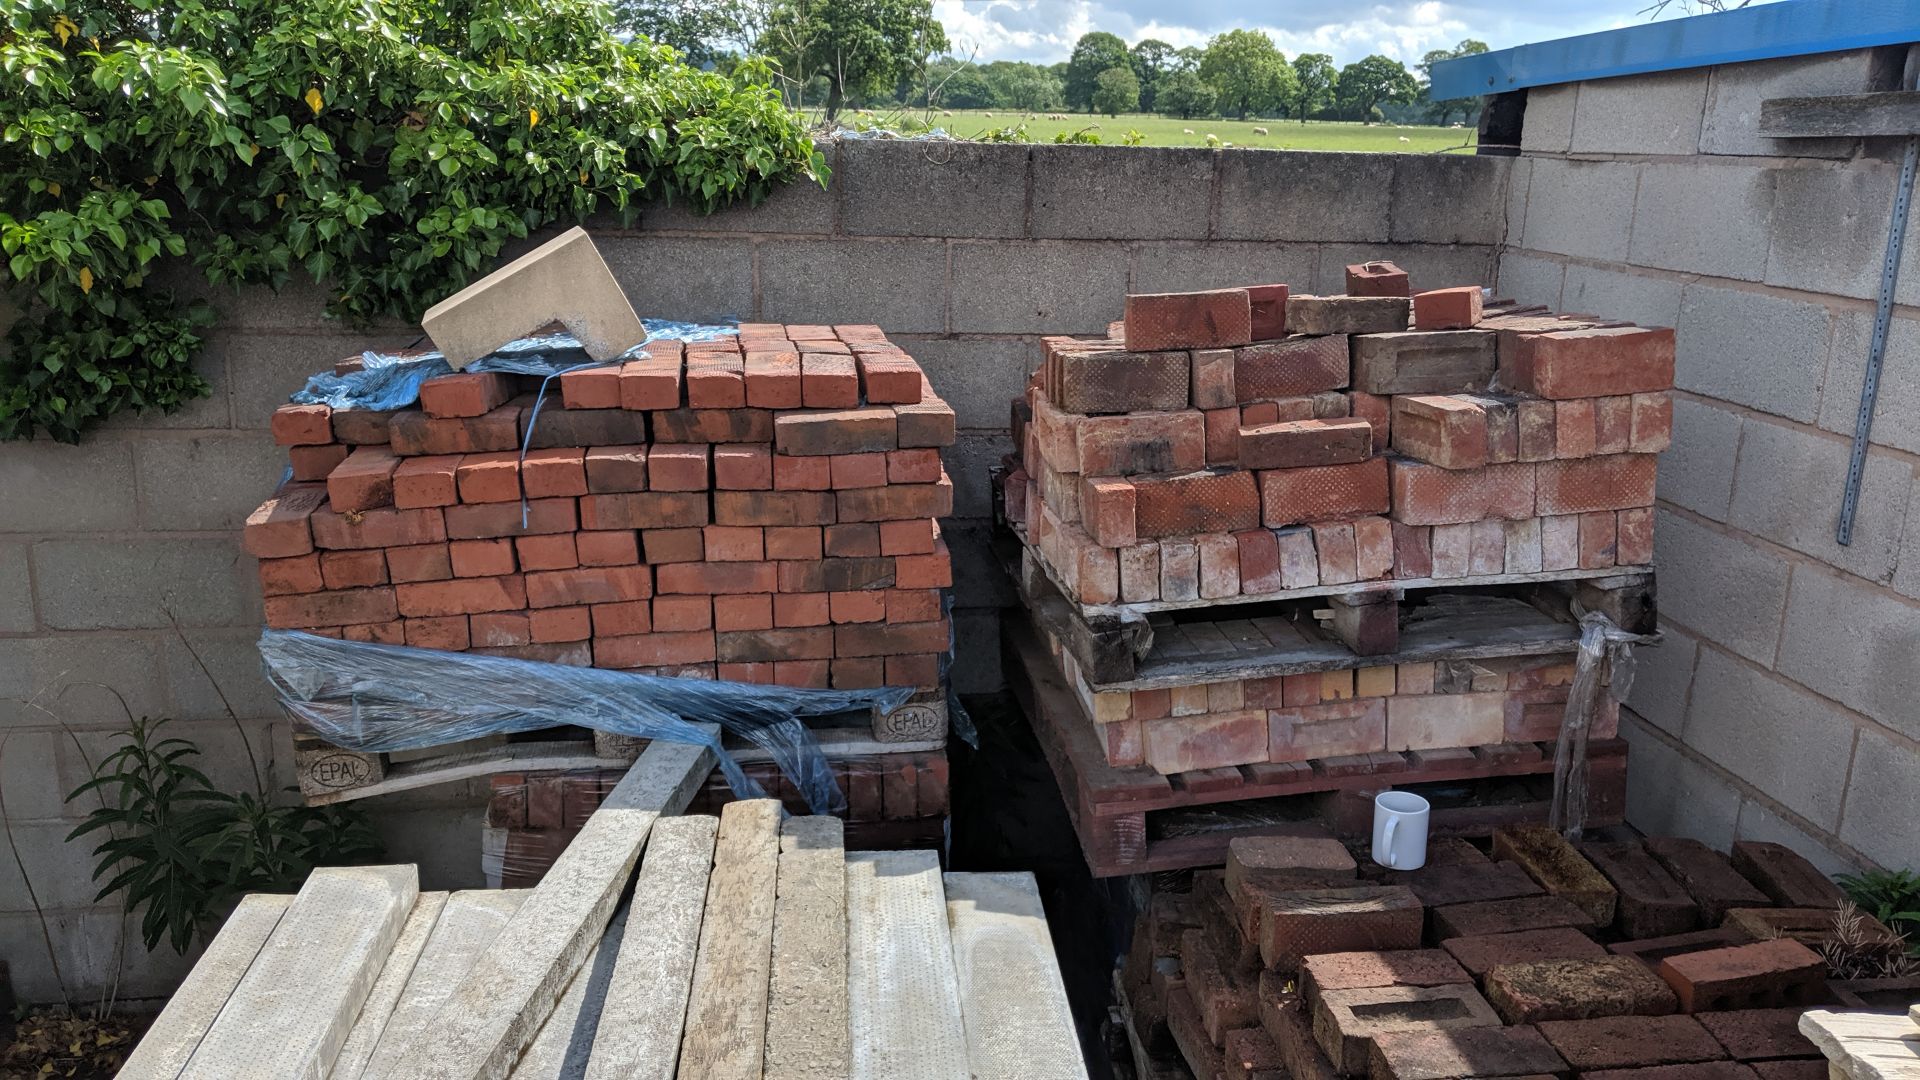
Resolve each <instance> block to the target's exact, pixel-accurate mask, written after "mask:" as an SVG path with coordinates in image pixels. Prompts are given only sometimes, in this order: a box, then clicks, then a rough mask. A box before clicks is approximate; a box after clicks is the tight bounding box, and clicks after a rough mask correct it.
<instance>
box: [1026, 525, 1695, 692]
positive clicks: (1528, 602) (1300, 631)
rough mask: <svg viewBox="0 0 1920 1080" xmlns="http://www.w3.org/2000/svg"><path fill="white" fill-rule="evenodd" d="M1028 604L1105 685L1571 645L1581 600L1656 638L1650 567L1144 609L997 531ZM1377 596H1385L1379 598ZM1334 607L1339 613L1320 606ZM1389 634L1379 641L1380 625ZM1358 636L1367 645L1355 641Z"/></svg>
mask: <svg viewBox="0 0 1920 1080" xmlns="http://www.w3.org/2000/svg"><path fill="white" fill-rule="evenodd" d="M995 547H996V552H997V553H998V555H999V556H1000V559H1001V562H1002V564H1003V565H1004V566H1005V567H1006V568H1007V570H1008V572H1009V573H1010V574H1011V575H1012V576H1013V578H1014V581H1015V583H1016V585H1017V587H1018V589H1019V591H1020V595H1021V598H1022V599H1023V600H1024V601H1025V602H1026V606H1027V609H1028V610H1029V611H1031V612H1032V613H1033V616H1034V618H1035V620H1036V621H1038V622H1039V623H1040V624H1041V625H1042V626H1044V627H1046V629H1047V632H1048V633H1049V634H1050V635H1052V636H1053V637H1054V638H1055V639H1056V640H1058V641H1060V642H1061V644H1062V645H1063V647H1065V648H1066V649H1067V651H1068V652H1070V653H1071V654H1072V655H1073V658H1074V659H1075V660H1076V661H1077V662H1078V663H1079V665H1080V669H1081V671H1083V672H1084V673H1085V674H1086V678H1087V680H1088V682H1089V683H1090V684H1092V686H1093V687H1094V688H1095V689H1097V690H1102V691H1105V690H1153V689H1159V688H1163V687H1174V686H1191V685H1194V684H1196V683H1210V682H1226V681H1230V680H1236V679H1259V678H1271V677H1274V676H1280V675H1300V674H1305V673H1308V672H1316V671H1335V670H1340V669H1343V668H1353V667H1367V666H1380V665H1386V664H1412V663H1426V662H1429V661H1447V660H1479V659H1487V658H1491V657H1502V656H1538V655H1552V654H1556V653H1572V652H1573V651H1575V649H1576V648H1577V647H1578V645H1579V641H1580V628H1579V620H1578V618H1577V616H1576V615H1575V614H1574V612H1575V610H1576V605H1577V609H1578V610H1598V611H1603V612H1606V613H1608V615H1609V617H1611V618H1614V621H1615V622H1616V623H1617V624H1619V625H1620V626H1622V627H1623V628H1624V629H1627V630H1629V631H1630V632H1634V633H1637V634H1639V635H1640V637H1641V640H1642V643H1644V644H1653V643H1655V642H1657V641H1658V640H1659V636H1658V631H1657V629H1656V628H1655V625H1654V598H1653V579H1652V576H1651V575H1629V576H1627V577H1624V578H1621V579H1618V580H1609V581H1573V582H1565V581H1561V582H1547V583H1534V584H1526V585H1507V586H1484V587H1481V588H1477V589H1463V588H1462V587H1461V586H1458V585H1449V586H1447V587H1445V588H1436V589H1425V590H1407V591H1406V592H1404V593H1400V594H1398V595H1396V594H1392V593H1368V594H1363V596H1362V597H1360V598H1358V599H1360V600H1361V601H1362V602H1361V603H1357V604H1350V603H1348V598H1346V597H1332V598H1329V597H1326V596H1320V597H1316V598H1313V599H1295V600H1272V599H1261V600H1260V601H1259V602H1257V603H1256V602H1253V601H1254V600H1255V599H1256V598H1248V597H1232V598H1229V599H1228V600H1223V601H1219V602H1217V603H1218V606H1215V607H1210V608H1206V609H1195V610H1188V611H1181V612H1177V613H1176V612H1167V611H1156V612H1151V613H1148V612H1141V611H1135V610H1130V609H1126V608H1110V607H1109V608H1095V607H1088V606H1086V605H1083V604H1075V603H1073V602H1072V601H1071V600H1069V599H1068V598H1067V597H1066V595H1065V594H1064V593H1062V592H1061V591H1060V588H1059V585H1058V583H1057V582H1056V581H1054V579H1053V578H1052V577H1051V575H1050V574H1048V573H1047V572H1046V571H1045V570H1044V568H1043V567H1042V566H1041V564H1040V562H1039V560H1037V559H1034V558H1032V557H1031V555H1030V554H1029V553H1026V552H1024V551H1023V550H1022V549H1021V548H1019V546H1018V541H1017V539H1016V538H1015V537H1014V536H1013V535H1012V534H1011V533H1003V534H1001V535H1000V536H999V537H998V538H996V541H995ZM1376 601H1377V602H1376ZM1329 608H1331V615H1332V618H1331V619H1328V620H1326V621H1327V624H1328V625H1325V626H1323V625H1322V619H1321V618H1317V617H1316V616H1317V615H1320V614H1321V613H1322V612H1324V611H1327V610H1328V609H1329ZM1382 624H1384V626H1385V627H1387V628H1390V631H1391V634H1390V637H1391V640H1390V642H1389V643H1388V644H1387V645H1386V647H1380V644H1379V642H1380V634H1381V633H1382V630H1381V626H1382ZM1356 646H1361V647H1359V648H1356Z"/></svg>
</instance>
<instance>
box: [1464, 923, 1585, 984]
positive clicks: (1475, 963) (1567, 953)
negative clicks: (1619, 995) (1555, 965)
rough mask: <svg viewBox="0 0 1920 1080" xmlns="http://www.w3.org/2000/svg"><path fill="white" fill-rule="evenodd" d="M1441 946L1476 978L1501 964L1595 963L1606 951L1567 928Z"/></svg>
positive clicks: (1471, 939)
mask: <svg viewBox="0 0 1920 1080" xmlns="http://www.w3.org/2000/svg"><path fill="white" fill-rule="evenodd" d="M1440 944H1441V945H1442V946H1443V947H1444V948H1445V949H1446V950H1447V952H1449V953H1451V954H1453V958H1454V959H1455V960H1458V961H1459V962H1460V964H1461V965H1462V966H1463V967H1465V968H1466V969H1467V971H1469V972H1470V973H1472V975H1473V976H1474V977H1475V978H1478V977H1480V976H1481V975H1484V974H1486V973H1487V972H1489V971H1492V970H1493V969H1494V968H1496V967H1500V966H1501V965H1504V964H1530V963H1533V962H1535V961H1539V960H1561V959H1574V960H1597V959H1600V958H1601V957H1604V956H1606V955H1607V950H1606V949H1604V948H1602V947H1601V946H1600V944H1599V943H1598V942H1596V941H1594V940H1593V939H1592V938H1590V937H1588V936H1587V935H1586V934H1584V933H1581V932H1580V931H1579V930H1575V929H1574V928H1572V927H1570V926H1555V927H1547V928H1544V929H1539V930H1521V931H1517V932H1515V933H1510V934H1481V935H1479V936H1476V937H1457V938H1448V939H1447V940H1445V941H1443V942H1441V943H1440Z"/></svg>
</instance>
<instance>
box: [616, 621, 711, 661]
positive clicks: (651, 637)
mask: <svg viewBox="0 0 1920 1080" xmlns="http://www.w3.org/2000/svg"><path fill="white" fill-rule="evenodd" d="M714 651H715V650H714V633H713V631H711V630H692V631H686V632H683V633H677V634H636V635H632V636H629V637H596V638H594V641H593V662H594V666H595V667H605V668H651V667H661V666H666V665H674V664H704V663H711V662H712V661H713V658H714Z"/></svg>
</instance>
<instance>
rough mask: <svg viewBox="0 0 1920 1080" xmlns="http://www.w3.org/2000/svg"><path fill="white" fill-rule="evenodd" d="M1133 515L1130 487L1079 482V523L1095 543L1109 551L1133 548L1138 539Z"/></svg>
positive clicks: (1118, 483)
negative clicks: (1107, 548)
mask: <svg viewBox="0 0 1920 1080" xmlns="http://www.w3.org/2000/svg"><path fill="white" fill-rule="evenodd" d="M1134 513H1135V498H1134V487H1133V485H1132V484H1131V483H1129V482H1127V481H1125V480H1120V479H1109V478H1089V479H1086V480H1083V481H1081V485H1080V522H1081V525H1082V526H1083V527H1084V528H1085V529H1086V531H1087V535H1089V536H1091V537H1093V540H1094V543H1097V544H1099V545H1100V546H1102V547H1111V548H1121V547H1129V546H1131V545H1133V544H1135V543H1136V542H1137V541H1138V535H1137V534H1136V533H1135V531H1134Z"/></svg>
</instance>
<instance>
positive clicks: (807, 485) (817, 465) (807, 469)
mask: <svg viewBox="0 0 1920 1080" xmlns="http://www.w3.org/2000/svg"><path fill="white" fill-rule="evenodd" d="M832 487H833V471H832V458H830V457H789V456H787V455H785V454H776V455H774V458H773V488H774V490H775V491H826V490H828V489H830V488H832Z"/></svg>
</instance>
